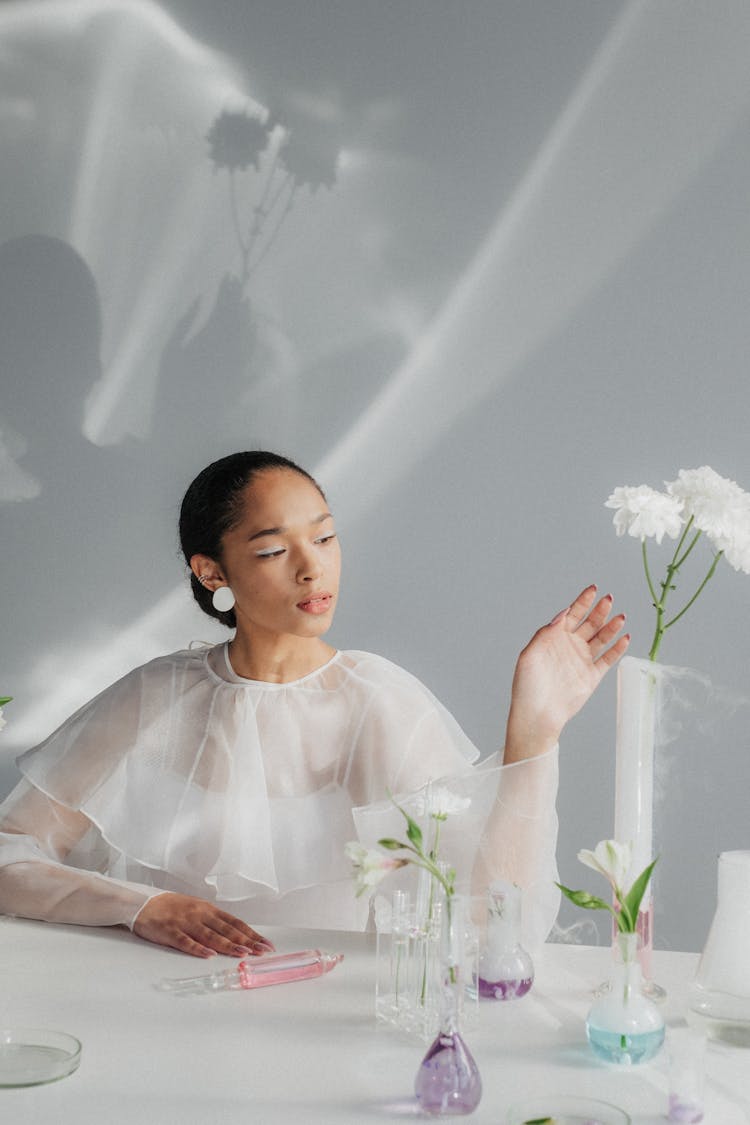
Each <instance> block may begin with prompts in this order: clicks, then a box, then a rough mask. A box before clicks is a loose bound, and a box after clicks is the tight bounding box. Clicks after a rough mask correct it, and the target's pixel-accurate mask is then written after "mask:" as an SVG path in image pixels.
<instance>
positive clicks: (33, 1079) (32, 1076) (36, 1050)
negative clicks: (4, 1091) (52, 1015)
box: [0, 1027, 81, 1087]
mask: <svg viewBox="0 0 750 1125" xmlns="http://www.w3.org/2000/svg"><path fill="white" fill-rule="evenodd" d="M80 1061H81V1044H80V1042H79V1040H78V1039H75V1038H74V1037H73V1036H72V1035H68V1034H67V1033H66V1032H64V1031H47V1030H46V1029H45V1028H39V1027H10V1028H5V1027H4V1028H0V1087H2V1086H41V1085H42V1084H43V1083H45V1082H57V1080H58V1079H59V1078H65V1077H66V1076H67V1075H68V1074H72V1073H73V1071H74V1070H77V1069H78V1064H79V1063H80Z"/></svg>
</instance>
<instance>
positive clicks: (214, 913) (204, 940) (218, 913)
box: [133, 891, 274, 957]
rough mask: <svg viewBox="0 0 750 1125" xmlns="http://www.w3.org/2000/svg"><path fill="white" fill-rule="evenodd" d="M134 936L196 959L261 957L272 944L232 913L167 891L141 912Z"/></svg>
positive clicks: (134, 925)
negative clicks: (218, 955) (222, 956)
mask: <svg viewBox="0 0 750 1125" xmlns="http://www.w3.org/2000/svg"><path fill="white" fill-rule="evenodd" d="M133 933H134V934H137V935H138V937H142V938H145V939H146V941H153V942H155V943H156V944H157V945H168V946H170V947H171V948H172V949H180V950H182V952H183V953H191V954H192V955H193V957H212V956H213V954H214V953H224V954H226V955H227V956H228V957H247V956H248V954H249V955H250V956H255V957H258V956H260V954H262V953H270V952H272V950H273V948H274V947H273V945H272V944H271V942H270V941H268V939H267V938H264V937H262V936H261V935H260V934H258V933H256V932H255V930H253V929H252V928H251V927H250V926H248V925H247V924H246V923H245V922H243V921H241V919H239V918H235V917H234V915H233V914H227V913H226V912H225V911H223V910H219V909H218V907H217V906H214V904H213V903H211V902H207V901H206V900H205V899H202V898H193V897H192V895H179V894H173V893H172V892H171V891H165V892H164V893H163V894H158V895H155V896H154V897H153V898H150V899H149V900H148V902H147V903H146V904H145V906H143V907H142V908H141V910H140V911H139V913H138V915H137V917H136V920H135V923H134V924H133Z"/></svg>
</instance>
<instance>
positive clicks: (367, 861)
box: [344, 840, 407, 895]
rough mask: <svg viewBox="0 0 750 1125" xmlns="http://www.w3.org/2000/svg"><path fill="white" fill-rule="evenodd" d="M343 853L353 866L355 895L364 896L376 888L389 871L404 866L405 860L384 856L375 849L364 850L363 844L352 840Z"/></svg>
mask: <svg viewBox="0 0 750 1125" xmlns="http://www.w3.org/2000/svg"><path fill="white" fill-rule="evenodd" d="M344 851H345V853H346V855H347V856H348V858H349V859H350V860H351V861H352V864H353V865H354V879H355V884H356V894H357V895H361V894H364V892H365V891H370V890H372V889H373V888H374V887H377V885H378V883H380V881H381V880H382V879H384V878H385V876H386V875H388V874H389V873H390V872H391V871H395V870H396V869H397V868H399V867H403V866H404V865H405V864H406V862H407V861H406V860H405V859H397V858H396V857H395V856H388V855H384V854H383V852H379V851H376V849H375V848H366V847H365V846H364V845H363V844H360V843H358V842H357V841H355V840H353V841H351V842H350V843H348V844H347V845H346V847H345V848H344Z"/></svg>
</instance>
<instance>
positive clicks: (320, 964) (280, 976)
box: [236, 949, 344, 988]
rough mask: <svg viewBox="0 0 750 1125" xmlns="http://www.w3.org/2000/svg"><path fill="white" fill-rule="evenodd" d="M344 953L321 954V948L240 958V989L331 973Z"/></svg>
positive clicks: (238, 979) (238, 970)
mask: <svg viewBox="0 0 750 1125" xmlns="http://www.w3.org/2000/svg"><path fill="white" fill-rule="evenodd" d="M343 956H344V955H343V953H322V952H321V951H320V950H318V949H306V950H304V951H303V952H302V953H280V954H269V955H268V956H266V957H253V958H249V959H247V960H245V961H240V963H239V964H238V966H237V970H236V972H237V985H238V987H239V988H265V987H266V985H271V984H286V983H288V982H290V981H296V980H310V979H311V978H312V977H321V976H323V974H324V973H330V971H331V969H333V968H335V967H336V965H338V963H339V961H341V960H342V959H343Z"/></svg>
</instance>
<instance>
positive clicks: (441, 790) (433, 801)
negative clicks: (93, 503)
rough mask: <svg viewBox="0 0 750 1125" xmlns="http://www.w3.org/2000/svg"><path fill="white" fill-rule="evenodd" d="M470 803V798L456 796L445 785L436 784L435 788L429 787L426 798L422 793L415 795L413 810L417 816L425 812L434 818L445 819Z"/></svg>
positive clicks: (462, 809) (461, 810)
mask: <svg viewBox="0 0 750 1125" xmlns="http://www.w3.org/2000/svg"><path fill="white" fill-rule="evenodd" d="M470 804H471V798H469V797H458V796H456V794H455V793H452V792H451V791H450V789H447V788H446V787H445V786H438V788H437V789H433V788H432V787H430V790H429V793H428V795H427V797H426V798H425V795H424V794H423V793H420V794H419V795H418V796H417V797H416V799H415V801H414V811H415V813H416V815H417V816H424V815H425V813H426V814H427V815H428V816H432V817H434V818H435V819H436V820H446V819H447V817H449V816H454V815H455V814H456V813H460V812H463V811H464V810H465V809H468V807H469V805H470Z"/></svg>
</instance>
